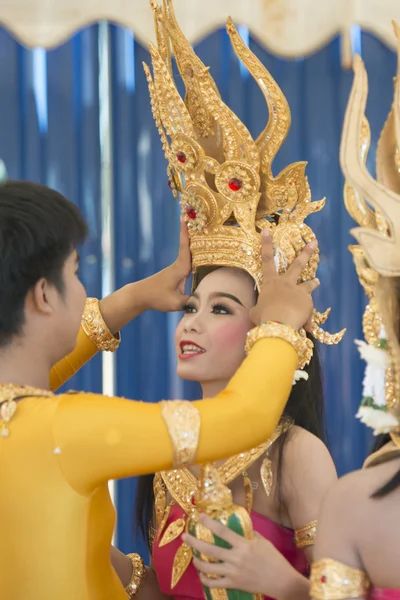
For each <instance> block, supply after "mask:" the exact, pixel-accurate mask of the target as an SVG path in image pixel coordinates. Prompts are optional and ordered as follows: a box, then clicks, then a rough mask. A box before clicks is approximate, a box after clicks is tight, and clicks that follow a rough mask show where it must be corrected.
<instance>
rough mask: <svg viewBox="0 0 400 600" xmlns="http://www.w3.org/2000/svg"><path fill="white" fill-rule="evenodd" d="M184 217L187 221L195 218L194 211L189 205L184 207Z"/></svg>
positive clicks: (195, 213)
mask: <svg viewBox="0 0 400 600" xmlns="http://www.w3.org/2000/svg"><path fill="white" fill-rule="evenodd" d="M186 216H187V217H188V219H195V218H196V217H197V212H196V209H195V208H193V206H191V205H190V204H188V205H187V206H186Z"/></svg>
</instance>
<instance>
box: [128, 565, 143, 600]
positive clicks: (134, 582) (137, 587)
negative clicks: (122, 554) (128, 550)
mask: <svg viewBox="0 0 400 600" xmlns="http://www.w3.org/2000/svg"><path fill="white" fill-rule="evenodd" d="M128 558H129V560H130V561H131V563H132V569H133V570H132V577H131V580H130V582H129V583H128V585H127V586H126V588H125V591H126V593H127V594H128V598H129V600H133V599H134V598H137V597H138V596H139V594H140V592H141V591H142V588H143V584H144V580H145V577H146V567H145V566H144V562H143V559H142V557H141V556H139V554H128Z"/></svg>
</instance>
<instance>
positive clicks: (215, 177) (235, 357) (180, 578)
mask: <svg viewBox="0 0 400 600" xmlns="http://www.w3.org/2000/svg"><path fill="white" fill-rule="evenodd" d="M152 5H153V7H154V9H155V11H156V20H155V22H156V27H157V40H158V50H156V49H155V48H154V47H151V48H150V53H151V58H152V65H153V75H151V74H150V70H149V69H148V68H146V69H145V71H146V76H147V79H148V83H149V90H150V95H151V102H152V109H153V114H154V118H155V121H156V124H157V126H158V129H159V132H160V135H161V139H162V144H163V149H164V151H165V155H166V157H167V160H168V163H169V166H168V173H169V178H170V181H169V183H170V187H171V188H172V189H173V192H174V195H175V196H176V197H179V199H180V203H181V206H182V212H183V214H184V215H185V219H186V221H187V223H188V225H189V235H190V246H191V252H192V258H193V270H194V275H195V276H194V292H193V294H192V296H191V298H190V299H189V302H188V303H187V305H186V307H185V312H184V316H183V318H182V321H181V322H180V324H179V326H178V328H177V331H176V336H175V342H176V352H177V356H178V374H179V376H180V377H182V378H184V379H187V380H192V381H198V382H199V383H200V384H201V386H202V391H203V395H204V396H207V395H211V396H215V395H216V394H219V393H220V392H221V390H222V389H223V388H224V385H225V382H226V381H227V380H229V378H230V377H231V374H232V373H233V372H234V370H235V369H236V368H237V367H238V366H239V365H240V364H241V363H242V361H243V359H244V357H245V351H244V345H245V343H246V339H247V343H248V345H251V343H252V341H253V337H252V336H251V335H250V336H249V337H248V332H249V330H250V328H251V318H250V313H251V310H252V307H253V306H254V304H255V302H256V301H257V290H258V289H259V285H260V281H261V279H262V273H261V272H260V265H259V260H258V259H257V255H258V253H257V248H256V247H255V245H254V241H255V240H256V239H257V235H258V232H259V231H260V230H269V231H270V232H271V236H272V237H273V241H274V249H275V260H276V267H277V270H278V271H279V272H284V271H285V270H286V269H287V268H288V265H290V264H291V262H292V261H293V259H294V258H295V256H296V254H297V253H298V252H299V251H300V250H301V248H303V247H304V245H305V243H306V242H311V241H312V240H313V241H314V242H315V252H314V255H313V257H312V259H311V260H310V263H309V264H308V267H307V269H305V270H304V271H303V273H302V279H309V278H313V277H315V272H316V268H317V265H318V250H317V243H316V239H315V235H314V233H313V232H312V231H311V229H310V228H309V227H308V226H307V225H305V224H304V220H305V218H306V217H307V216H308V215H309V214H311V213H312V212H316V211H318V210H321V209H322V208H323V205H324V201H320V202H311V193H310V188H309V185H308V181H307V178H306V176H305V172H304V171H305V165H304V163H295V164H293V165H289V166H287V167H286V168H285V169H284V170H283V171H282V172H281V173H280V174H278V175H277V176H273V175H272V169H271V164H272V161H273V158H274V156H275V155H276V153H277V151H278V149H279V148H280V146H281V145H282V143H283V141H284V139H285V137H286V135H287V133H288V129H289V126H290V110H289V106H288V104H287V101H286V98H285V96H284V95H283V93H282V91H281V90H280V89H279V87H278V85H277V84H276V82H275V81H274V80H273V78H272V77H271V75H270V74H269V73H268V71H267V70H266V69H265V67H264V66H263V65H262V64H261V63H260V62H259V61H258V59H257V58H256V57H255V56H254V54H252V53H251V51H250V50H249V48H248V47H247V46H246V44H244V42H243V40H242V39H241V38H240V36H239V35H238V32H237V30H236V28H235V27H234V25H233V23H232V22H231V20H228V24H227V31H228V34H229V36H230V38H231V42H232V45H233V48H234V50H235V52H236V54H237V55H238V56H239V57H240V59H241V60H242V61H243V63H244V65H245V66H246V67H247V68H248V69H249V71H250V73H251V75H252V76H253V77H254V79H255V80H256V81H257V83H258V84H259V85H260V88H261V90H262V92H263V94H264V96H265V98H266V102H267V104H268V107H269V122H268V124H267V126H266V128H265V129H264V131H263V132H262V133H261V134H260V136H259V137H258V138H257V139H253V137H252V136H251V134H250V133H249V131H248V130H247V128H246V126H245V125H244V124H243V123H242V122H241V121H240V120H239V119H238V118H237V117H236V115H234V114H233V113H232V111H231V110H230V109H229V108H228V107H227V106H226V105H225V104H224V103H223V101H222V100H221V98H220V95H219V93H218V90H217V88H216V85H215V82H214V81H213V80H212V77H211V75H210V73H209V69H208V68H207V67H206V66H205V65H204V64H203V63H201V61H200V59H199V58H198V57H197V56H196V55H195V53H194V52H193V50H192V48H191V46H190V44H189V42H188V41H187V40H186V38H185V37H184V35H183V33H182V31H181V30H180V28H179V25H178V23H177V21H176V19H175V16H174V13H173V10H172V3H171V2H170V1H167V2H164V3H163V7H164V9H163V10H161V8H158V7H157V6H156V3H155V2H152ZM170 44H171V45H172V47H173V51H174V56H175V58H176V61H177V65H178V69H179V71H180V75H181V77H182V79H183V82H184V83H185V85H186V97H185V101H183V100H182V99H181V97H180V95H179V93H178V90H177V88H176V85H175V82H174V80H173V77H172V76H171V73H172V70H171V69H170V68H169V67H170V65H169V64H168V63H169V53H168V51H167V48H168V47H169V45H170ZM289 268H290V267H289ZM326 317H327V314H324V315H320V314H316V315H315V317H314V321H313V323H310V327H311V329H312V331H313V333H314V334H315V335H314V337H317V338H319V339H320V340H321V341H325V342H327V343H337V342H338V341H339V340H340V338H341V337H342V335H343V332H342V333H341V334H338V335H337V336H329V334H325V333H324V332H322V331H321V330H320V329H319V327H318V325H319V324H321V323H324V322H325V320H326ZM303 335H304V340H305V342H306V345H307V347H308V350H309V352H307V353H306V354H307V356H305V355H304V356H303V360H300V361H299V365H298V371H297V379H300V381H298V382H297V383H296V386H295V388H294V391H293V392H292V396H291V399H290V400H289V403H288V406H287V409H286V414H285V417H284V419H283V420H282V421H281V422H280V423H279V426H278V428H277V430H276V431H275V432H274V434H273V435H272V436H271V437H270V438H269V439H265V440H263V443H262V444H261V445H260V446H258V447H257V448H253V449H252V450H250V451H249V452H247V453H242V454H240V455H238V456H233V457H231V458H229V459H228V460H227V461H224V462H222V463H219V465H218V471H219V475H220V478H221V479H222V481H223V482H224V483H225V484H227V485H230V487H231V490H232V493H233V499H234V502H235V503H236V504H240V505H242V506H243V507H245V508H247V510H248V511H249V513H250V514H251V519H252V523H253V527H254V529H255V530H256V531H259V532H260V533H261V534H262V535H264V536H265V537H266V538H268V539H270V540H271V541H273V543H274V544H276V546H277V547H278V548H279V550H280V551H281V552H282V554H283V555H284V556H286V557H287V558H288V559H289V560H290V562H291V564H293V565H294V566H295V568H296V569H298V571H299V572H300V573H303V574H306V573H308V562H309V561H310V560H311V558H312V544H313V541H314V535H315V524H316V523H315V522H316V519H317V517H318V512H319V506H320V504H321V502H322V498H323V497H324V495H325V493H326V491H327V489H328V488H329V486H330V485H331V484H332V483H333V482H334V481H335V479H336V472H335V468H334V466H333V463H332V460H331V458H330V456H329V453H328V451H327V449H326V448H325V446H324V444H323V442H322V441H321V439H320V438H321V437H322V431H323V423H322V420H323V406H322V391H321V381H320V372H319V363H318V357H317V356H316V355H315V356H314V358H313V359H312V361H311V364H310V366H309V369H308V373H305V372H304V371H303V370H302V369H303V367H304V366H305V365H306V364H308V363H309V361H310V359H311V356H312V347H313V344H312V342H311V340H310V339H307V337H306V334H305V332H304V330H303ZM307 377H308V378H309V380H308V381H304V379H307ZM302 379H303V380H302ZM265 402H266V403H267V404H268V402H269V399H268V397H266V398H265ZM247 428H248V423H247V415H246V414H243V421H242V425H241V427H240V431H239V430H238V432H237V433H238V435H239V434H240V433H241V432H242V431H245V430H246V429H247ZM231 433H232V432H231ZM215 435H218V438H223V437H224V436H226V435H228V430H227V428H226V423H224V421H221V420H218V419H216V420H215ZM198 473H199V471H198V470H197V469H178V470H174V471H164V472H162V473H158V474H157V475H156V476H155V477H154V492H155V493H154V496H153V492H152V486H153V481H152V479H151V478H148V479H145V480H142V482H141V484H140V491H139V497H138V509H137V517H138V521H139V522H140V523H141V526H142V530H143V531H144V533H145V535H146V536H148V540H149V544H150V543H151V539H150V538H151V537H153V536H152V535H151V534H149V530H150V529H151V528H152V529H155V530H156V531H155V536H154V543H153V551H152V560H153V568H154V570H153V571H152V576H151V581H152V582H153V584H154V586H153V588H152V595H153V597H154V596H155V594H156V591H157V580H158V584H159V593H161V594H166V595H168V596H174V597H176V598H182V599H183V598H189V597H190V598H199V599H200V598H203V591H202V589H201V584H200V581H199V579H198V576H197V573H196V570H195V569H194V567H193V564H192V554H191V550H190V548H189V546H187V545H186V544H184V543H183V542H182V539H181V534H182V533H183V531H184V529H185V526H186V522H187V516H188V513H192V512H193V511H196V510H197V509H196V492H197V490H198V488H199V487H201V486H199V484H198V481H197V476H198ZM200 491H201V490H200ZM153 500H154V502H153ZM153 513H155V519H153ZM294 530H296V533H294ZM294 537H295V539H296V541H294V540H293V538H294ZM303 550H304V551H303ZM114 558H116V557H115V554H114ZM120 558H121V557H120ZM123 562H124V561H123V557H122V558H121V564H123ZM117 563H118V560H115V562H114V565H115V567H116V569H117V571H118V572H119V573H120V575H121V576H122V578H123V573H122V570H121V568H119V567H118V564H117ZM155 575H156V576H155ZM123 581H124V583H125V581H126V579H124V578H123ZM148 581H150V579H149V580H148ZM145 592H146V590H144V591H143V594H145ZM149 595H150V592H149ZM146 597H147V592H146Z"/></svg>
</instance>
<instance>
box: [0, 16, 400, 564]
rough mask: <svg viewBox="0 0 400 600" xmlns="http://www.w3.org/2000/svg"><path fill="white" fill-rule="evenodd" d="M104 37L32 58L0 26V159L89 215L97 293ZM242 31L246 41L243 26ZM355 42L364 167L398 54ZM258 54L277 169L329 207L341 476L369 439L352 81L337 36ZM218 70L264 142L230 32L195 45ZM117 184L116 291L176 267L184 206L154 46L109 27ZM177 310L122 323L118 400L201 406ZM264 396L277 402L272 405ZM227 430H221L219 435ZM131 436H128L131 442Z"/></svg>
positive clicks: (330, 378) (334, 446) (334, 403)
mask: <svg viewBox="0 0 400 600" xmlns="http://www.w3.org/2000/svg"><path fill="white" fill-rule="evenodd" d="M97 33H98V32H97V28H96V27H90V28H88V29H86V30H84V31H82V32H81V33H79V34H77V35H76V36H74V37H73V38H72V39H71V40H70V41H68V42H67V43H66V44H64V45H63V46H61V47H60V48H58V49H57V50H53V51H49V52H47V53H46V52H44V51H42V50H35V51H28V50H26V49H24V48H22V47H21V46H20V45H19V44H18V43H17V42H15V41H14V40H13V39H12V38H11V36H10V35H9V34H8V33H6V32H5V31H0V81H1V90H2V93H1V94H0V124H1V125H0V132H1V134H0V157H1V158H3V159H4V160H5V162H6V164H7V167H8V170H9V173H10V176H12V177H21V178H24V179H33V180H36V181H42V182H43V183H46V184H48V185H51V186H54V187H55V188H57V189H58V190H60V191H61V192H63V193H65V194H66V195H67V196H68V197H69V198H71V199H72V200H74V201H75V202H77V203H78V204H79V206H80V207H81V208H82V209H83V211H84V213H85V215H86V217H87V219H88V221H89V224H90V230H91V235H90V240H89V242H88V244H87V245H86V248H85V250H84V252H83V258H82V277H83V279H84V282H85V283H86V285H87V286H88V291H89V293H90V294H94V295H100V291H101V262H102V260H101V259H102V257H101V247H100V238H101V231H100V188H99V177H100V166H99V165H100V161H99V140H98V84H97V76H98V63H97V41H98V40H97ZM241 33H242V35H244V36H247V37H248V32H247V30H245V29H242V31H241ZM354 33H355V36H356V39H355V42H356V43H357V44H358V46H359V50H361V52H362V55H363V58H364V60H365V61H366V64H367V68H368V72H369V81H370V90H371V91H370V96H369V104H368V111H367V114H368V118H369V120H370V123H371V129H372V145H371V151H370V155H371V159H370V161H369V168H370V169H371V171H374V164H373V157H374V155H375V149H376V142H377V137H378V134H379V131H380V130H381V127H382V125H383V123H384V120H385V118H386V115H387V112H388V110H389V107H390V104H391V100H392V93H393V86H392V79H393V76H394V74H395V70H396V58H395V55H394V54H393V53H392V52H391V51H390V50H388V49H387V48H386V47H385V46H383V45H382V44H381V43H380V42H379V41H377V40H376V39H375V38H373V37H371V36H369V35H366V34H362V35H360V36H359V37H358V38H357V31H355V32H354ZM248 42H249V44H250V47H251V48H252V50H253V51H254V52H255V53H256V54H257V56H258V57H259V58H260V59H261V61H262V62H263V63H264V64H265V65H266V66H267V68H268V69H269V70H270V71H271V73H272V75H273V76H274V77H275V78H276V80H277V81H278V83H279V84H280V86H281V87H282V89H283V91H284V93H285V94H286V96H287V98H288V100H289V104H290V106H291V110H292V128H291V131H290V134H289V137H288V140H287V142H286V144H285V146H284V148H283V149H282V150H281V151H280V153H279V155H278V157H277V160H276V162H275V165H274V172H275V173H277V172H278V171H279V170H280V169H282V168H283V167H284V166H286V165H287V164H289V163H291V162H294V161H296V160H307V161H309V167H308V176H309V181H310V185H311V189H312V195H313V198H314V199H319V198H321V197H323V196H327V204H326V208H325V209H324V210H323V211H322V212H321V213H319V214H317V215H314V216H312V217H311V218H310V224H311V226H312V227H313V228H314V230H315V231H316V233H317V236H318V238H319V240H320V247H321V262H320V268H319V277H320V279H321V287H320V289H319V290H318V292H317V294H316V298H315V299H316V305H317V307H318V308H319V309H321V310H322V309H325V308H326V307H328V306H331V307H332V314H331V317H330V319H329V321H328V324H327V325H328V329H329V330H330V331H332V332H334V331H338V330H339V329H341V328H342V327H347V334H346V337H345V340H344V342H343V343H342V344H341V345H340V346H339V347H333V348H323V349H322V355H323V365H324V372H325V388H326V397H327V400H326V403H327V418H328V429H329V445H330V449H331V452H332V454H333V457H334V459H335V462H336V465H337V468H338V471H339V473H340V474H343V473H345V472H347V471H349V470H352V469H355V468H358V467H360V466H361V464H362V461H363V459H364V457H365V456H366V454H367V452H368V448H369V444H370V441H371V438H370V436H369V434H368V433H367V431H366V429H365V428H364V427H363V426H362V425H360V424H359V423H358V422H357V421H356V420H355V419H354V413H355V411H356V408H357V405H358V403H359V400H360V394H361V381H362V374H363V365H362V363H361V361H360V360H359V357H358V355H357V352H356V348H355V346H354V344H353V340H354V338H359V337H360V336H361V335H362V333H361V315H362V311H363V307H364V297H363V293H362V291H361V289H360V286H359V284H358V281H357V278H356V275H355V271H354V267H353V265H352V261H351V257H350V254H349V252H348V251H347V245H348V244H349V243H352V240H351V238H350V236H349V233H348V231H349V228H350V227H351V226H352V222H351V219H350V218H349V217H348V215H347V213H346V211H345V209H344V206H343V199H342V189H343V179H342V176H341V173H340V168H339V163H338V152H339V142H340V134H341V127H342V121H343V114H344V109H345V106H346V102H347V99H348V95H349V91H350V85H351V81H352V74H351V73H350V72H345V71H344V70H343V69H342V67H341V64H340V54H339V40H337V39H336V40H334V41H333V42H332V43H330V44H329V45H328V46H327V47H325V48H324V49H323V50H321V51H319V52H318V53H317V54H315V55H313V56H311V57H309V58H306V59H304V60H303V59H301V60H296V61H286V60H281V59H278V58H275V57H273V56H271V55H270V54H269V53H268V52H266V51H265V50H264V49H263V48H262V47H261V46H259V45H258V44H257V43H256V42H255V41H253V40H252V39H251V38H248ZM196 50H197V51H198V53H199V55H200V57H201V58H202V59H203V61H204V62H205V64H207V65H210V66H211V69H212V73H213V76H214V78H215V80H216V82H217V84H218V86H219V89H220V91H221V94H222V97H223V99H224V100H225V101H226V102H227V103H228V104H229V105H230V106H231V107H232V109H233V110H234V111H235V112H236V113H237V114H238V116H239V117H240V118H241V119H242V120H243V121H244V123H246V125H247V126H248V127H249V129H250V131H251V132H252V133H253V134H254V135H257V133H258V132H259V131H260V130H261V128H262V127H263V126H264V123H265V122H266V120H267V109H266V106H265V102H264V100H263V97H262V95H261V92H260V91H259V90H258V87H257V85H256V83H255V82H254V81H253V80H252V79H251V77H250V76H249V74H248V73H247V71H246V70H245V69H244V68H243V67H241V66H240V65H239V63H238V61H237V59H236V57H235V56H234V54H233V52H232V50H231V48H230V45H229V40H228V37H227V35H226V33H225V31H222V30H221V31H217V32H215V33H214V34H212V35H210V36H209V37H208V38H207V39H206V40H204V41H202V42H201V43H200V44H198V46H197V47H196ZM111 60H112V95H113V144H114V156H113V159H114V187H115V241H116V257H115V260H116V264H115V267H116V283H117V286H118V287H120V286H122V285H124V284H126V283H128V282H130V281H133V280H137V279H141V278H143V277H146V276H147V275H150V274H152V273H153V272H155V271H157V270H158V269H161V268H163V267H164V266H166V265H167V264H169V263H170V262H171V261H172V260H173V259H174V257H175V255H176V250H177V242H178V212H179V211H178V206H177V203H176V201H175V200H174V199H173V197H172V195H171V193H170V191H169V189H168V186H167V178H166V173H165V167H166V165H165V160H164V157H163V154H162V151H161V146H160V143H159V139H158V133H157V131H156V128H155V126H154V123H153V119H152V116H151V111H150V105H149V99H148V91H147V85H146V81H145V78H144V75H143V70H142V61H145V62H147V63H149V55H148V52H147V50H145V49H144V48H143V47H142V46H140V45H139V44H138V43H137V42H136V41H135V39H134V37H133V36H132V34H131V33H130V32H129V31H126V30H124V29H122V28H118V27H111ZM178 318H179V316H178V315H161V314H155V313H152V312H149V313H146V314H144V315H143V316H141V317H140V318H139V319H137V320H136V321H135V322H134V323H132V324H131V325H130V326H128V327H127V328H126V331H124V334H123V344H122V346H121V348H120V350H119V352H118V356H117V392H118V394H120V395H123V396H126V397H133V398H137V399H142V400H145V401H148V402H155V401H157V400H160V399H162V398H196V397H199V389H198V388H197V387H196V386H194V385H192V384H190V385H189V384H185V383H182V382H179V381H177V379H176V376H175V359H174V351H173V332H174V329H175V326H176V323H177V319H178ZM100 386H101V365H100V362H99V359H98V358H97V359H95V361H93V362H92V364H90V365H88V366H87V367H86V368H85V369H84V370H83V371H82V374H80V375H78V376H77V377H76V380H75V381H74V382H72V383H71V387H73V388H79V389H91V390H97V391H99V390H100ZM266 401H268V398H266ZM217 429H218V424H216V432H217ZM134 436H135V431H134V428H133V430H132V439H133V440H134ZM134 495H135V481H134V480H126V481H122V482H120V483H119V484H118V501H117V508H118V544H119V546H120V548H121V549H122V550H124V551H132V550H139V551H140V552H141V553H142V554H146V552H145V548H144V546H143V542H142V541H141V540H139V539H137V538H135V537H134V536H133V518H132V517H133V502H134Z"/></svg>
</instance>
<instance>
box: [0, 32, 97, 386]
mask: <svg viewBox="0 0 400 600" xmlns="http://www.w3.org/2000/svg"><path fill="white" fill-rule="evenodd" d="M97 29H98V28H97V27H90V28H88V29H86V30H85V31H83V32H82V33H80V34H78V35H76V36H75V37H74V38H73V39H72V40H71V41H70V42H68V43H67V44H64V45H63V46H61V47H59V48H57V49H55V50H52V51H49V52H45V51H44V50H43V49H40V48H39V49H35V50H33V51H32V50H27V49H25V48H24V47H22V46H21V45H20V44H18V43H17V42H16V41H15V40H14V39H13V38H12V37H11V36H10V35H9V34H8V33H7V31H5V30H4V29H0V86H1V87H0V89H1V92H0V157H1V158H2V160H4V162H5V164H6V166H7V170H8V175H9V177H10V178H14V179H27V180H30V181H36V182H40V183H43V184H46V185H49V186H51V187H54V188H55V189H57V190H58V191H59V192H61V193H63V194H65V195H66V196H67V198H70V199H71V200H73V201H74V202H76V203H77V204H78V205H79V207H80V208H81V209H82V211H83V213H84V215H85V217H86V219H87V221H88V223H89V227H90V235H89V239H88V241H87V243H86V245H85V247H84V248H82V251H81V266H80V271H81V276H82V280H83V281H84V283H85V285H86V286H87V290H88V293H89V294H91V295H94V296H97V297H99V296H100V295H101V262H102V257H101V227H100V202H99V199H100V153H99V134H98V130H99V127H98V120H99V108H98V60H97ZM101 385H102V376H101V356H97V357H96V358H95V359H94V360H93V361H91V363H90V364H89V365H87V367H86V368H85V369H83V370H82V371H81V373H79V374H78V375H76V376H75V377H74V378H73V379H72V380H71V381H70V382H69V385H68V388H69V389H78V390H80V389H88V390H93V391H96V392H101Z"/></svg>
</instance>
